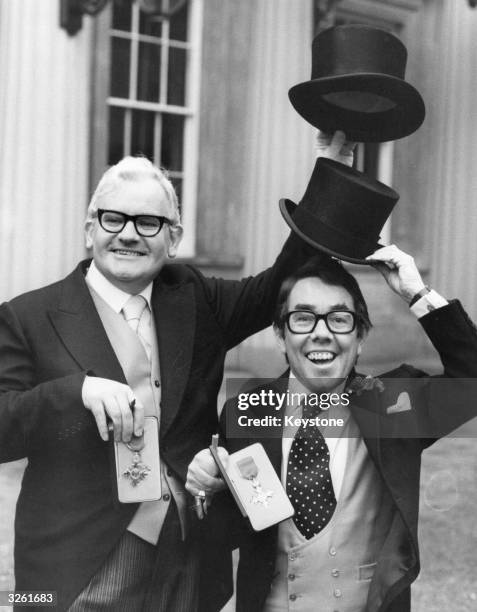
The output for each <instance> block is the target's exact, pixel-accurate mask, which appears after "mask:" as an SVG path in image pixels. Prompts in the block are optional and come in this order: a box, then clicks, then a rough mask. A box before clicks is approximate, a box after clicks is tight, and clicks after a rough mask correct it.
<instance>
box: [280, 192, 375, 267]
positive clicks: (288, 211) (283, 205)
mask: <svg viewBox="0 0 477 612" xmlns="http://www.w3.org/2000/svg"><path fill="white" fill-rule="evenodd" d="M279 207H280V212H281V213H282V217H283V218H284V219H285V221H286V222H287V224H288V225H289V227H290V228H291V229H292V230H293V231H294V232H295V234H297V235H298V236H299V237H300V238H301V239H302V240H304V241H305V242H306V243H307V244H309V245H311V246H312V247H314V248H315V249H319V250H320V251H323V252H324V253H327V254H328V255H331V256H332V257H336V259H341V260H343V261H347V262H349V263H354V264H359V265H362V266H371V265H373V262H372V261H368V260H367V259H363V258H358V257H352V256H350V255H345V254H343V253H338V252H337V251H334V250H333V249H330V248H329V247H327V246H325V245H324V244H320V243H318V242H316V240H314V239H313V238H311V237H310V236H307V234H305V233H304V232H303V230H302V229H300V228H299V227H298V225H296V223H295V222H294V221H293V212H294V211H295V210H296V208H297V204H295V203H294V202H292V201H291V200H288V199H286V198H282V199H281V200H280V201H279ZM383 246H384V245H383V244H379V243H378V242H377V243H376V248H375V249H374V250H373V252H374V251H376V250H377V249H381V248H382V247H383ZM369 254H370V255H371V253H369Z"/></svg>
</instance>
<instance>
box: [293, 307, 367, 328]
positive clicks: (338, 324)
mask: <svg viewBox="0 0 477 612" xmlns="http://www.w3.org/2000/svg"><path fill="white" fill-rule="evenodd" d="M320 319H323V320H324V322H325V325H326V327H327V328H328V329H329V331H330V332H331V333H333V334H350V333H351V332H352V331H353V330H354V328H355V327H356V315H355V313H354V312H351V311H350V310H332V311H331V312H327V313H326V314H316V313H315V312H311V311H310V310H292V311H291V312H289V313H288V314H287V315H286V317H285V321H286V324H287V327H288V329H289V330H290V331H291V333H292V334H311V332H312V331H313V330H314V329H315V327H316V326H317V325H318V321H319V320H320Z"/></svg>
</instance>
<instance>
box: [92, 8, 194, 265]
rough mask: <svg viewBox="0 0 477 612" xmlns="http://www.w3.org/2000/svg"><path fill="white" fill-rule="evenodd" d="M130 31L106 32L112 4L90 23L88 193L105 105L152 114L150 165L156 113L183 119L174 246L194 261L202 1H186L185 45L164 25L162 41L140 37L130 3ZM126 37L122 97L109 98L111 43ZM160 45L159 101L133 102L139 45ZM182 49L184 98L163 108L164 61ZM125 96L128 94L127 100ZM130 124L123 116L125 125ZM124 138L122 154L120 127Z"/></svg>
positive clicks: (101, 159)
mask: <svg viewBox="0 0 477 612" xmlns="http://www.w3.org/2000/svg"><path fill="white" fill-rule="evenodd" d="M132 6H133V19H132V31H131V32H130V33H129V34H128V33H127V32H125V31H122V30H113V29H112V6H111V5H108V6H107V7H106V9H105V10H104V11H102V13H101V14H100V15H99V16H98V17H97V19H95V22H94V31H93V52H92V58H91V61H92V101H91V134H90V146H91V157H90V162H91V163H90V192H93V191H94V188H95V186H96V185H97V183H98V181H99V179H100V178H101V175H102V174H103V172H104V171H105V170H106V168H107V167H108V140H109V134H108V132H109V109H110V108H111V107H116V108H125V109H130V110H131V111H133V110H146V111H153V112H155V113H156V117H155V118H154V125H155V130H157V132H156V134H155V140H154V160H153V161H154V163H156V164H159V163H160V161H159V159H158V156H159V146H160V144H159V143H160V122H161V114H162V113H168V114H173V115H180V116H183V117H184V128H183V150H182V170H181V171H180V172H175V171H171V172H170V177H171V179H174V178H177V179H181V180H182V195H181V202H180V204H181V217H182V225H183V227H184V233H183V239H182V242H181V245H180V250H179V256H180V257H194V256H195V254H196V219H197V181H198V151H199V116H200V112H199V111H200V83H201V60H202V58H201V55H202V30H203V0H188V6H189V8H188V10H189V17H188V24H187V40H186V41H175V40H174V41H170V40H169V39H168V36H167V31H168V25H169V24H168V23H167V24H166V25H165V28H166V32H165V33H166V36H165V37H151V36H149V35H147V34H140V33H139V32H138V28H137V25H138V24H137V22H138V19H139V10H140V9H139V7H138V5H137V3H133V5H132ZM113 34H114V36H115V37H117V38H127V39H129V40H131V44H132V47H131V66H130V82H129V92H128V98H118V97H115V96H111V95H110V89H111V88H110V66H111V43H110V41H111V39H112V36H113ZM164 39H165V42H166V44H165V45H164V46H163V49H166V50H167V51H166V53H164V54H162V56H161V66H162V68H161V88H160V100H158V101H157V102H146V101H140V100H136V99H135V93H134V92H136V88H137V74H138V70H137V62H136V58H137V53H138V47H139V42H154V43H155V44H161V40H162V41H163V42H164ZM171 47H173V48H182V49H187V50H188V51H189V53H188V54H187V58H186V62H185V72H186V74H185V83H184V86H185V100H184V106H178V105H174V104H167V100H166V98H165V96H166V95H167V93H166V87H164V85H166V86H167V66H168V64H167V60H168V50H169V48H171ZM131 94H134V97H132V95H131ZM127 121H129V122H130V121H131V114H129V119H128V118H127V117H126V118H125V123H126V122H127ZM125 132H126V138H125V140H124V141H123V153H124V154H128V151H129V150H130V145H131V143H130V141H128V140H127V134H129V135H130V134H131V131H130V129H126V130H125Z"/></svg>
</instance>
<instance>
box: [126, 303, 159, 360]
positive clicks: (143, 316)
mask: <svg viewBox="0 0 477 612" xmlns="http://www.w3.org/2000/svg"><path fill="white" fill-rule="evenodd" d="M122 312H123V315H124V318H125V319H126V321H127V322H128V325H129V327H130V328H131V329H132V330H133V331H134V333H136V334H137V335H138V337H139V340H140V341H141V343H142V345H143V347H144V350H145V351H146V354H147V357H148V359H149V361H150V360H151V345H152V342H151V312H150V310H149V306H148V304H147V300H146V298H145V297H143V296H142V295H133V296H131V297H130V298H129V300H128V301H127V302H126V304H125V305H124V306H123V309H122Z"/></svg>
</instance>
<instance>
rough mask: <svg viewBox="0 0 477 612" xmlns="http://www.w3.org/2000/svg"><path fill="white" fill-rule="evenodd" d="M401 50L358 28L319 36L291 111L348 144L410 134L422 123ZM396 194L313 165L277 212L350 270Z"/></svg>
mask: <svg viewBox="0 0 477 612" xmlns="http://www.w3.org/2000/svg"><path fill="white" fill-rule="evenodd" d="M406 60H407V51H406V48H405V46H404V45H403V44H402V42H401V41H400V40H399V39H398V38H396V36H394V35H393V34H391V33H389V32H386V31H384V30H380V29H377V28H372V27H369V26H364V25H345V26H336V27H332V28H328V29H327V30H324V31H323V32H321V33H320V34H318V36H316V38H315V39H314V41H313V44H312V70H311V79H310V80H309V81H305V82H304V83H299V84H298V85H295V86H294V87H292V88H291V89H290V91H289V94H288V95H289V98H290V101H291V103H292V104H293V106H294V107H295V109H296V110H297V112H298V113H299V114H300V115H301V116H302V117H304V118H305V119H306V120H307V121H308V122H309V123H311V124H312V125H314V126H315V127H317V128H319V129H320V130H322V131H324V132H328V133H333V132H334V131H336V130H342V131H343V132H344V133H345V134H346V137H347V139H348V140H352V141H359V142H384V141H388V140H397V139H398V138H403V137H404V136H408V135H410V134H412V133H413V132H415V131H416V130H417V129H418V128H419V126H420V125H421V124H422V122H423V121H424V116H425V107H424V102H423V100H422V98H421V96H420V94H419V92H418V91H417V90H416V89H415V88H414V87H413V86H412V85H411V84H409V83H408V82H406V81H405V80H404V75H405V68H406ZM398 199H399V195H398V194H397V193H396V192H395V191H393V190H392V189H390V188H389V187H387V186H386V185H384V184H382V183H379V182H378V181H375V180H373V179H371V178H369V177H366V176H365V175H363V174H362V173H360V172H357V171H356V170H353V169H352V168H348V166H345V165H343V164H339V163H337V162H333V161H331V160H327V159H324V158H319V159H318V160H317V163H316V165H315V169H314V170H313V173H312V176H311V179H310V183H309V185H308V188H307V190H306V193H305V196H304V197H303V199H302V201H301V202H300V204H299V205H298V206H297V205H295V204H294V203H293V202H291V201H290V200H281V201H280V209H281V212H282V214H283V216H284V218H285V220H286V221H287V223H288V224H289V225H290V227H291V228H292V229H293V230H294V231H295V232H297V233H298V234H299V235H301V237H302V238H303V239H304V240H306V241H307V242H309V243H310V244H312V245H313V246H315V247H317V248H319V249H321V250H324V251H325V252H327V253H329V254H330V255H333V256H335V257H338V258H340V259H344V260H345V261H350V262H353V263H368V262H367V261H366V260H365V257H367V256H368V255H370V254H371V253H373V252H374V251H375V250H376V249H377V248H379V247H380V246H381V245H379V242H378V240H379V232H380V231H381V229H382V227H383V225H384V223H385V222H386V219H387V218H388V216H389V215H390V214H391V211H392V209H393V207H394V205H395V204H396V202H397V201H398Z"/></svg>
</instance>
